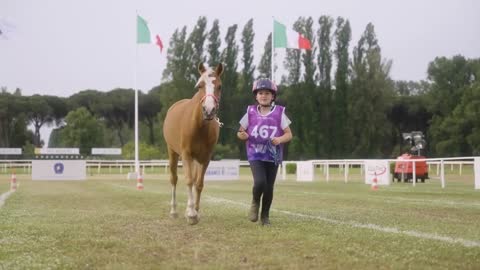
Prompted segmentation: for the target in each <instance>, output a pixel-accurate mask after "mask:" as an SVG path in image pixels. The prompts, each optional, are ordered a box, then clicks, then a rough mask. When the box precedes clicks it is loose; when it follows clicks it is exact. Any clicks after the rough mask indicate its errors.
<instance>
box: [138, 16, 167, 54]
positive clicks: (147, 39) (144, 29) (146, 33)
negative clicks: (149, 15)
mask: <svg viewBox="0 0 480 270" xmlns="http://www.w3.org/2000/svg"><path fill="white" fill-rule="evenodd" d="M153 41H154V42H155V44H156V45H157V46H158V47H159V48H160V52H162V50H163V42H162V40H161V39H160V36H159V35H152V34H151V32H150V29H149V28H148V23H147V21H146V20H145V19H144V18H142V17H140V16H138V15H137V44H145V43H148V44H150V43H153Z"/></svg>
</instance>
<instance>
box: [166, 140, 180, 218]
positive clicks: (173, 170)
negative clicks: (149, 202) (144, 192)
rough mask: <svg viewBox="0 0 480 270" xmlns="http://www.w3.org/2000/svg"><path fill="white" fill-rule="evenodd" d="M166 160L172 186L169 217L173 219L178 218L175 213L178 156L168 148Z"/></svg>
mask: <svg viewBox="0 0 480 270" xmlns="http://www.w3.org/2000/svg"><path fill="white" fill-rule="evenodd" d="M168 160H169V168H170V184H171V185H172V199H171V201H170V216H171V217H173V218H177V217H178V213H177V181H178V174H177V166H178V154H177V153H175V152H174V151H173V150H172V149H171V148H170V147H169V148H168Z"/></svg>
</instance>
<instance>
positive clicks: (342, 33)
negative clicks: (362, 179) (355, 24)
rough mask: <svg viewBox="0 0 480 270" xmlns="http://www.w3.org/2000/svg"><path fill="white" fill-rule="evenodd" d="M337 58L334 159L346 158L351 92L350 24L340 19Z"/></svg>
mask: <svg viewBox="0 0 480 270" xmlns="http://www.w3.org/2000/svg"><path fill="white" fill-rule="evenodd" d="M334 36H335V51H334V53H335V58H336V60H337V70H336V72H335V90H334V91H333V104H334V109H333V110H332V113H333V115H332V117H331V118H330V121H331V122H332V123H333V128H332V133H331V138H330V141H331V142H332V150H331V151H332V157H338V158H341V157H346V156H347V153H348V152H347V143H348V133H349V131H348V129H349V128H348V91H349V87H350V84H349V80H348V76H349V68H348V64H349V54H348V48H349V46H350V40H351V38H352V31H351V28H350V22H349V21H348V20H345V19H344V18H342V17H338V18H337V21H336V29H335V33H334Z"/></svg>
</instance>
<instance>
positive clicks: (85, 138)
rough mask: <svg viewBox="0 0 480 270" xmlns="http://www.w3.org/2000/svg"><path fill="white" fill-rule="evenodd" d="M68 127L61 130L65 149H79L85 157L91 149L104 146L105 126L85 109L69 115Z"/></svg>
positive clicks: (67, 118) (66, 120)
mask: <svg viewBox="0 0 480 270" xmlns="http://www.w3.org/2000/svg"><path fill="white" fill-rule="evenodd" d="M65 122H66V125H65V127H64V128H63V129H62V130H61V138H62V139H61V140H62V144H63V145H64V146H65V147H78V148H80V153H81V154H83V155H88V154H90V149H91V148H94V147H101V146H104V141H103V126H102V125H101V124H100V123H99V122H98V121H97V119H96V118H95V117H94V116H93V115H92V114H91V113H90V112H89V111H88V110H87V109H85V108H84V107H80V108H78V109H76V110H74V111H71V112H70V113H68V115H67V117H66V118H65Z"/></svg>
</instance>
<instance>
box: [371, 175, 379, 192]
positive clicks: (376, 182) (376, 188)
mask: <svg viewBox="0 0 480 270" xmlns="http://www.w3.org/2000/svg"><path fill="white" fill-rule="evenodd" d="M370 189H371V190H378V180H377V176H375V177H374V178H373V179H372V185H371V186H370Z"/></svg>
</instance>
